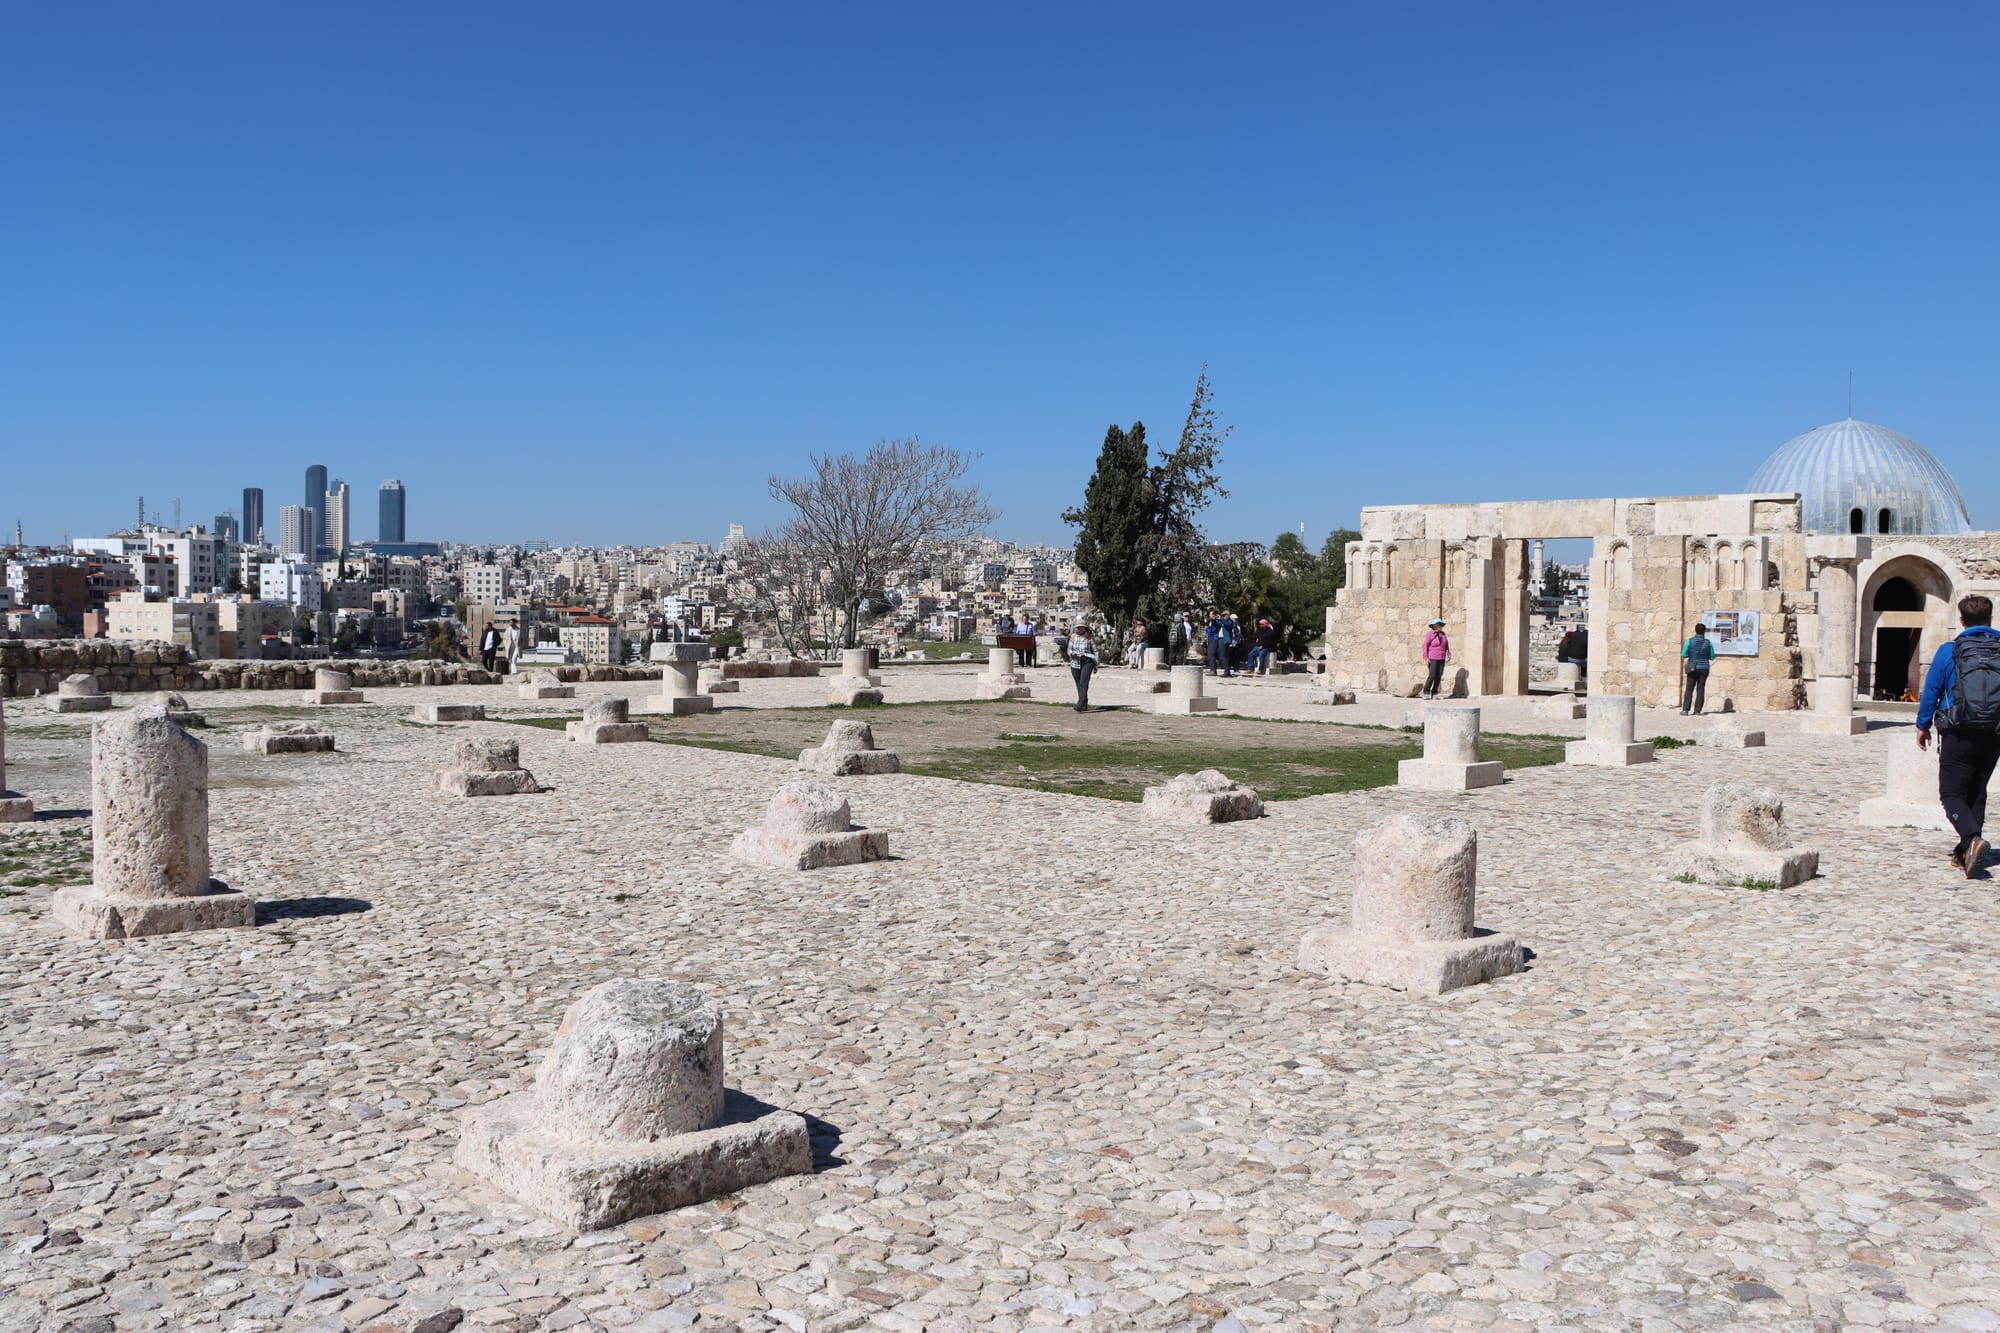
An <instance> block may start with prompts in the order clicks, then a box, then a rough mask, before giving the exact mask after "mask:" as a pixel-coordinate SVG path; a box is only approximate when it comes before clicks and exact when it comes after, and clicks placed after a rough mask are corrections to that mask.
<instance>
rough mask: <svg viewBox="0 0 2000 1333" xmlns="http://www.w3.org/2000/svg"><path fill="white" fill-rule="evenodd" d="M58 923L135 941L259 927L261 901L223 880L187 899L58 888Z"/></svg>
mask: <svg viewBox="0 0 2000 1333" xmlns="http://www.w3.org/2000/svg"><path fill="white" fill-rule="evenodd" d="M55 920H56V924H57V925H59V926H61V927H62V928H63V929H65V930H68V931H72V932H74V933H76V934H78V935H87V936H89V937H90V938H91V939H96V940H131V939H138V938H139V937H140V936H142V935H175V934H179V933H180V932H181V931H184V930H220V929H224V928H228V927H235V926H254V925H256V924H257V900H256V899H255V898H252V897H251V896H250V895H249V894H247V893H238V892H237V891H236V890H234V889H232V888H230V887H229V886H228V885H226V884H224V883H223V882H222V881H221V880H217V879H212V880H210V881H209V882H208V892H207V893H198V894H195V895H193V896H192V897H187V898H128V897H126V896H125V895H123V894H118V893H106V892H104V891H102V890H100V889H99V888H98V887H97V886H96V885H94V884H92V885H84V886H81V887H78V888H69V889H57V890H56V892H55Z"/></svg>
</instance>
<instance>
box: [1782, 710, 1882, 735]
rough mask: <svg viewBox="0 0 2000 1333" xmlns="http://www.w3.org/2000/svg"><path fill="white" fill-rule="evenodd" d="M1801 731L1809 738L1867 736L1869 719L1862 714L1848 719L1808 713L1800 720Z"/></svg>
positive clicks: (1852, 715)
mask: <svg viewBox="0 0 2000 1333" xmlns="http://www.w3.org/2000/svg"><path fill="white" fill-rule="evenodd" d="M1799 730H1800V731H1801V732H1804V733H1805V734H1806V735H1808V736H1866V735H1867V734H1868V719H1867V718H1866V717H1863V716H1862V715H1861V714H1860V713H1853V714H1850V715H1848V716H1846V717H1841V716H1838V715H1833V716H1828V715H1826V714H1823V713H1807V714H1806V715H1805V716H1804V717H1802V718H1800V719H1799Z"/></svg>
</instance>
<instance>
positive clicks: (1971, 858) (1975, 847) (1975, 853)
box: [1965, 834, 1986, 879]
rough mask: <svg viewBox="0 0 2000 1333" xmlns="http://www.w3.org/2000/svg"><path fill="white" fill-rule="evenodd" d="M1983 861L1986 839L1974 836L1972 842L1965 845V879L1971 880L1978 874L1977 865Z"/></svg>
mask: <svg viewBox="0 0 2000 1333" xmlns="http://www.w3.org/2000/svg"><path fill="white" fill-rule="evenodd" d="M1985 859H1986V839H1984V838H1982V837H1979V836H1978V835H1977V834H1975V835H1974V836H1973V839H1972V841H1971V842H1969V843H1967V844H1966V845H1965V877H1966V878H1967V879H1971V878H1972V877H1973V876H1974V875H1976V874H1978V873H1979V863H1980V862H1981V861H1983V860H1985Z"/></svg>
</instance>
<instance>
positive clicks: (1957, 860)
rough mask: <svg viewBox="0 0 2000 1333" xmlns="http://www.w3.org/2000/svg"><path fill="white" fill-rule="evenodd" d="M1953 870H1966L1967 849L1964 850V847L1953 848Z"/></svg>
mask: <svg viewBox="0 0 2000 1333" xmlns="http://www.w3.org/2000/svg"><path fill="white" fill-rule="evenodd" d="M1951 868H1952V869H1953V870H1964V869H1965V849H1964V848H1962V847H1954V848H1952V849H1951Z"/></svg>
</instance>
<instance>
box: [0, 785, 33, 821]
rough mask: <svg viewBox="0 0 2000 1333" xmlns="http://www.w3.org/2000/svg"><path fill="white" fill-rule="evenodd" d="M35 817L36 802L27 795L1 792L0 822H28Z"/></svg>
mask: <svg viewBox="0 0 2000 1333" xmlns="http://www.w3.org/2000/svg"><path fill="white" fill-rule="evenodd" d="M34 818H35V803H34V802H33V801H31V800H29V799H28V798H27V797H25V796H16V795H15V794H14V793H12V792H0V824H27V823H31V822H33V820H34Z"/></svg>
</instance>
